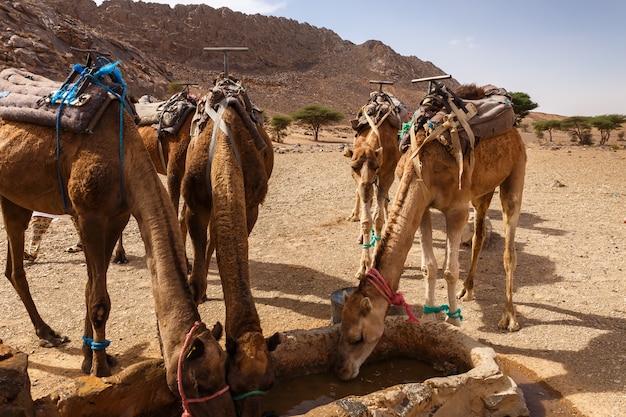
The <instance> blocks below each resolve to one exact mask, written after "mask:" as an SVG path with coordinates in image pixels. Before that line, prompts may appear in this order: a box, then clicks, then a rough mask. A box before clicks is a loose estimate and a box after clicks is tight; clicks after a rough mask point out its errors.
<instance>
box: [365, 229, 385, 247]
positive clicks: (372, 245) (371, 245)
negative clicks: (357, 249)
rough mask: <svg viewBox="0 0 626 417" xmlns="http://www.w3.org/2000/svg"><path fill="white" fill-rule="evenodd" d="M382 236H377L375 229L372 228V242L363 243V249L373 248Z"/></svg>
mask: <svg viewBox="0 0 626 417" xmlns="http://www.w3.org/2000/svg"><path fill="white" fill-rule="evenodd" d="M380 238H381V237H380V236H376V234H375V232H374V229H372V234H371V235H370V243H368V244H363V245H362V246H363V249H369V248H373V247H374V245H376V242H377V241H379V240H380Z"/></svg>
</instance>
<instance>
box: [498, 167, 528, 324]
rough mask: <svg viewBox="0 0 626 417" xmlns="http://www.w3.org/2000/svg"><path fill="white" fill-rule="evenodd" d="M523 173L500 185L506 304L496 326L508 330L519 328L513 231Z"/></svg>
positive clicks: (517, 217) (518, 212)
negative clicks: (514, 278)
mask: <svg viewBox="0 0 626 417" xmlns="http://www.w3.org/2000/svg"><path fill="white" fill-rule="evenodd" d="M523 188H524V174H523V173H522V174H521V175H517V176H511V177H509V178H508V179H507V180H506V181H505V182H504V183H502V184H501V185H500V202H501V203H502V220H503V223H504V255H503V260H504V271H505V273H506V304H505V306H504V310H503V311H502V317H501V319H500V321H499V322H498V328H500V329H506V330H508V331H510V332H514V331H517V330H519V328H520V326H519V323H518V322H517V317H516V314H515V306H514V305H513V275H514V273H515V267H516V266H517V253H516V252H515V231H516V229H517V224H518V222H519V216H520V210H521V206H522V191H523Z"/></svg>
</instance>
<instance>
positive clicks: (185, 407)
mask: <svg viewBox="0 0 626 417" xmlns="http://www.w3.org/2000/svg"><path fill="white" fill-rule="evenodd" d="M199 325H200V322H199V321H196V322H195V323H194V324H193V326H192V327H191V330H189V333H187V336H186V337H185V343H183V348H182V349H181V351H180V356H179V357H178V369H177V371H178V373H177V375H176V382H177V383H178V392H179V394H180V399H181V401H182V404H183V414H182V416H181V417H193V414H191V411H189V404H191V403H203V402H206V401H209V400H212V399H213V398H216V397H219V396H220V395H222V394H224V393H226V392H227V391H228V390H229V389H230V387H229V386H228V385H226V386H225V387H224V388H222V389H221V390H219V391H217V392H216V393H214V394H212V395H209V396H208V397H202V398H187V396H186V395H185V391H184V389H183V382H182V380H181V376H182V371H183V355H184V353H185V351H186V350H187V347H188V346H189V341H190V340H191V335H192V334H193V332H194V330H196V329H197V328H198V326H199Z"/></svg>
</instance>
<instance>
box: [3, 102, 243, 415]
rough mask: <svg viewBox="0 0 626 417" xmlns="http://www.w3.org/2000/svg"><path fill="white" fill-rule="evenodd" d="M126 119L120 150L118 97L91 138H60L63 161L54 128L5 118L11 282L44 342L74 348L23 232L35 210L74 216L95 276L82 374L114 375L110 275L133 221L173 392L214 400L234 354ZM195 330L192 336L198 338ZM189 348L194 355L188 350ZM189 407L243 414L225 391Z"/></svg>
mask: <svg viewBox="0 0 626 417" xmlns="http://www.w3.org/2000/svg"><path fill="white" fill-rule="evenodd" d="M123 113H124V114H123V132H122V138H123V151H122V152H120V105H119V102H118V101H117V100H114V101H113V102H112V103H111V104H110V105H109V106H108V107H107V108H106V110H105V112H104V113H103V114H102V116H101V119H100V121H99V122H98V124H97V125H96V126H95V128H94V130H93V133H91V134H86V133H74V132H69V131H62V132H60V143H61V149H60V158H59V161H58V164H57V162H56V161H55V154H56V152H57V146H56V137H57V132H56V130H55V128H50V127H46V126H41V125H35V124H31V123H23V122H15V121H7V120H0V201H1V205H2V214H3V219H4V224H5V228H6V233H7V237H8V241H9V242H8V255H7V263H6V270H5V275H6V277H7V278H8V279H9V281H10V282H11V284H12V285H13V287H14V288H15V290H16V291H17V293H18V294H19V296H20V298H21V300H22V302H23V303H24V306H25V307H26V310H27V311H28V314H29V315H30V318H31V321H32V323H33V325H34V327H35V330H36V333H37V336H38V337H39V338H40V339H41V341H42V344H45V345H48V346H57V345H59V344H61V343H64V342H67V341H68V339H67V337H64V336H62V335H60V334H59V333H57V332H56V331H54V330H53V329H52V328H51V327H50V326H49V325H48V324H47V323H45V322H44V320H43V319H42V318H41V316H40V315H39V313H38V311H37V308H36V306H35V304H34V302H33V299H32V297H31V294H30V291H29V288H28V283H27V281H26V275H25V271H24V264H23V259H22V257H23V251H24V231H25V230H26V228H27V226H28V222H29V219H30V217H31V213H32V211H34V210H37V211H42V212H46V213H52V214H70V215H72V216H73V217H74V218H75V219H76V224H77V226H78V232H79V235H80V238H81V241H82V243H83V247H84V254H85V260H86V264H87V272H88V274H87V284H86V289H85V303H86V309H87V312H86V317H85V329H84V337H85V338H86V339H85V343H84V345H83V354H84V360H83V364H82V369H83V371H84V372H86V373H90V374H91V375H95V376H107V375H110V374H111V369H110V365H109V363H108V362H107V358H108V355H107V354H106V349H105V348H106V346H107V345H108V342H107V339H106V322H107V319H108V316H109V311H110V306H111V302H110V299H109V295H108V293H107V288H106V274H107V270H108V266H109V260H110V258H111V255H112V252H113V249H114V247H115V242H116V240H117V238H118V236H119V235H120V233H121V231H122V229H123V228H124V227H125V225H126V223H127V222H128V219H129V217H130V215H133V216H134V217H135V219H136V220H137V223H138V225H139V229H140V232H141V236H142V239H143V241H144V244H145V249H146V262H147V266H148V269H149V271H150V274H151V276H152V292H153V296H154V301H155V310H156V316H157V326H158V331H159V337H160V341H161V349H162V354H163V359H164V364H165V368H166V371H167V383H168V386H169V388H170V389H171V391H172V392H173V393H174V394H175V395H181V396H182V397H185V398H188V399H191V400H190V401H193V399H195V398H206V397H209V396H211V395H213V394H215V393H220V392H223V391H224V389H225V387H227V385H226V378H225V370H226V354H225V352H224V350H223V349H222V348H221V347H220V345H219V343H218V342H217V339H216V336H219V335H220V334H221V325H219V326H216V327H215V328H214V333H212V332H211V331H210V330H208V329H207V328H206V326H205V325H204V324H202V323H200V316H199V314H198V310H197V308H196V305H195V303H194V302H193V298H192V295H191V292H190V290H189V287H188V285H187V281H186V266H185V255H184V250H183V240H182V236H181V232H180V227H179V225H178V222H177V218H176V213H175V212H174V209H173V207H172V206H171V204H170V202H169V197H168V195H167V192H166V191H165V188H164V187H163V185H162V183H161V180H160V179H159V177H158V175H157V173H156V171H155V170H154V167H153V165H152V162H151V161H150V157H149V155H148V152H147V151H146V148H145V146H144V144H143V142H142V140H141V137H140V136H139V133H138V131H137V128H136V127H135V124H134V121H133V119H132V118H131V117H130V116H129V115H128V113H127V112H123ZM120 154H121V155H122V156H120ZM59 174H60V177H59ZM59 178H60V179H59ZM61 185H62V186H61ZM64 201H65V204H64ZM59 308H61V307H59ZM195 323H197V325H195ZM192 328H193V329H194V331H193V332H190V330H191V329H192ZM188 333H190V334H189V335H187V334H188ZM90 339H91V340H90ZM185 342H187V349H186V350H184V351H183V349H182V348H183V345H184V343H185ZM179 358H180V361H179ZM179 365H180V366H179ZM179 368H180V369H179ZM177 375H178V376H179V377H177ZM177 379H178V380H179V381H180V384H181V390H179V387H178V384H177ZM188 408H189V409H190V410H191V411H192V412H193V414H194V415H195V416H224V415H226V416H234V415H235V411H234V406H233V402H232V398H231V396H230V394H229V393H228V392H227V390H226V392H225V393H224V394H223V395H218V396H216V397H215V398H213V399H211V400H207V401H206V402H198V403H195V402H194V403H190V404H188Z"/></svg>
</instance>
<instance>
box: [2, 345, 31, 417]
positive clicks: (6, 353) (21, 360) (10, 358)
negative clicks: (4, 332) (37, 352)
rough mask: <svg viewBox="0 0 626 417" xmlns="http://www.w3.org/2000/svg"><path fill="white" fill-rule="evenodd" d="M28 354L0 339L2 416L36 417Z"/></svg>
mask: <svg viewBox="0 0 626 417" xmlns="http://www.w3.org/2000/svg"><path fill="white" fill-rule="evenodd" d="M27 371H28V355H26V354H25V353H22V352H20V351H18V350H15V349H13V348H11V347H9V346H7V345H4V344H2V342H1V341H0V416H2V417H34V416H35V408H34V403H33V399H32V397H31V395H30V379H29V378H28V372H27Z"/></svg>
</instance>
